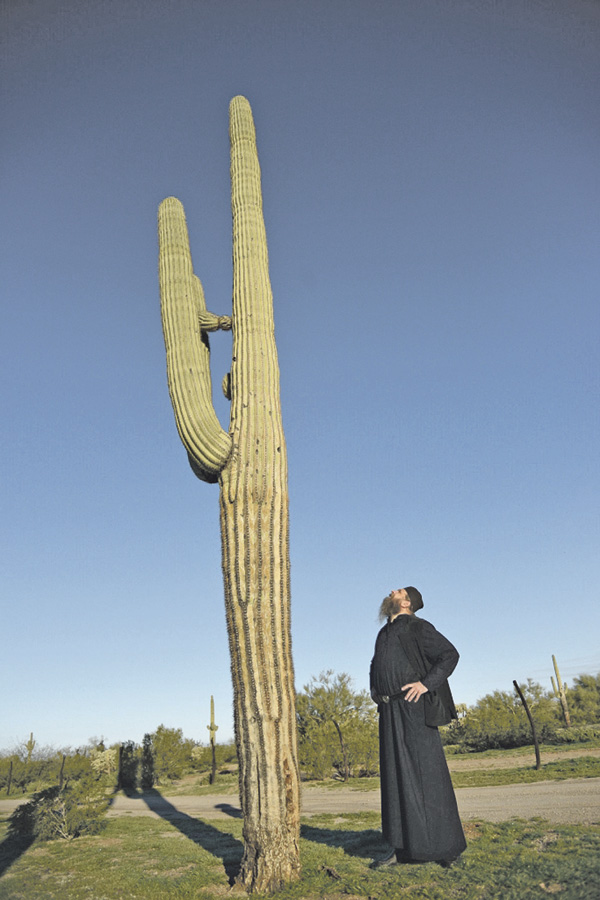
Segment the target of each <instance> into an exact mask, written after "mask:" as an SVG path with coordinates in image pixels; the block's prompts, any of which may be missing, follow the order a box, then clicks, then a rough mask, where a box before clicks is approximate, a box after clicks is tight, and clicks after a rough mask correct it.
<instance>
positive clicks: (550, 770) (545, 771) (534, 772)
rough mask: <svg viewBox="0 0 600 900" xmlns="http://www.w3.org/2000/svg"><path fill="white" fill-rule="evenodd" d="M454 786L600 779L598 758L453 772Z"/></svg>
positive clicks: (579, 758)
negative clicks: (538, 766)
mask: <svg viewBox="0 0 600 900" xmlns="http://www.w3.org/2000/svg"><path fill="white" fill-rule="evenodd" d="M451 774H452V783H453V785H454V787H457V788H461V787H489V786H493V785H502V784H521V783H523V784H524V783H529V782H535V781H563V780H564V779H565V778H599V777H600V758H598V757H596V756H580V757H578V758H576V759H559V760H556V761H555V762H549V763H542V767H541V768H540V769H536V768H535V765H531V766H527V767H523V768H520V767H519V768H515V769H487V770H485V769H474V770H472V771H464V772H452V773H451Z"/></svg>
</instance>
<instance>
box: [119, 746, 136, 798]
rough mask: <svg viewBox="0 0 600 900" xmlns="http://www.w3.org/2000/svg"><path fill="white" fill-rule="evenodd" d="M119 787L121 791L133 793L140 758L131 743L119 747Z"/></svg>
mask: <svg viewBox="0 0 600 900" xmlns="http://www.w3.org/2000/svg"><path fill="white" fill-rule="evenodd" d="M119 765H120V769H119V787H120V788H121V790H123V791H135V789H136V787H137V780H138V769H139V765H140V758H139V754H138V750H137V747H136V745H135V743H134V742H133V741H125V743H124V744H122V745H121V752H120V756H119Z"/></svg>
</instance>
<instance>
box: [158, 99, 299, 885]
mask: <svg viewBox="0 0 600 900" xmlns="http://www.w3.org/2000/svg"><path fill="white" fill-rule="evenodd" d="M229 114H230V128H229V136H230V143H231V207H232V216H233V309H232V315H231V318H228V317H227V316H216V315H214V314H212V313H209V312H207V311H206V305H205V302H204V294H203V290H202V285H201V283H200V280H199V279H198V278H197V277H196V275H194V271H193V267H192V261H191V256H190V249H189V241H188V235H187V228H186V223H185V216H184V211H183V207H182V206H181V204H180V203H179V201H178V200H176V199H175V198H172V197H171V198H168V199H167V200H165V201H163V203H162V204H161V206H160V209H159V245H160V265H159V274H160V290H161V308H162V315H163V331H164V337H165V346H166V351H167V373H168V382H169V391H170V394H171V400H172V403H173V408H174V411H175V419H176V422H177V428H178V430H179V434H180V437H181V439H182V441H183V444H184V446H185V448H186V450H187V452H188V456H189V459H190V463H191V466H192V469H193V471H194V473H195V474H196V475H197V476H198V477H199V478H200V479H202V480H204V481H208V482H216V481H218V482H219V485H220V521H221V539H222V565H223V577H224V584H225V610H226V619H227V630H228V635H229V647H230V652H231V671H232V678H233V695H234V723H235V736H236V745H237V752H238V760H239V765H240V802H241V806H242V812H243V816H244V844H245V850H244V858H243V861H242V867H241V871H240V876H239V881H240V883H242V884H243V885H244V886H245V887H246V889H247V890H249V891H250V890H259V891H265V890H275V889H276V888H278V887H279V886H281V885H282V884H283V883H285V882H287V881H290V880H292V879H294V878H296V877H297V876H298V874H299V847H298V843H299V818H300V809H299V807H300V803H299V777H298V765H297V750H296V716H295V693H294V673H293V665H292V655H291V639H290V572H289V549H288V493H287V458H286V447H285V440H284V435H283V427H282V421H281V407H280V396H279V368H278V362H277V350H276V347H275V336H274V326H273V298H272V293H271V285H270V280H269V271H268V256H267V243H266V235H265V226H264V221H263V214H262V194H261V186H260V168H259V164H258V155H257V152H256V138H255V132H254V123H253V120H252V112H251V110H250V105H249V103H248V101H247V100H246V99H245V98H244V97H234V99H233V100H232V101H231V104H230V108H229ZM219 328H232V330H233V354H232V356H233V358H232V366H231V373H230V375H229V376H228V377H227V378H226V379H225V382H224V387H225V389H226V393H227V395H228V396H229V397H230V399H231V417H230V425H229V432H228V433H227V432H225V431H224V430H223V429H222V428H221V426H220V424H219V421H218V419H217V416H216V414H215V412H214V409H213V407H212V402H211V380H210V369H209V343H208V335H207V332H208V331H215V330H217V329H219Z"/></svg>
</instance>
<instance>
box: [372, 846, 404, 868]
mask: <svg viewBox="0 0 600 900" xmlns="http://www.w3.org/2000/svg"><path fill="white" fill-rule="evenodd" d="M397 865H398V858H397V857H396V851H395V850H394V851H393V852H392V853H391V854H390V855H389V856H386V858H385V859H374V860H373V862H372V863H371V868H372V869H383V868H384V867H385V866H397Z"/></svg>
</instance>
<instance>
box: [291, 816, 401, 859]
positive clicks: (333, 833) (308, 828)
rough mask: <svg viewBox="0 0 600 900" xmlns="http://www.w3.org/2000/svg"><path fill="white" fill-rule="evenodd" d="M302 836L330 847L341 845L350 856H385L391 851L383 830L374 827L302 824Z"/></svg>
mask: <svg viewBox="0 0 600 900" xmlns="http://www.w3.org/2000/svg"><path fill="white" fill-rule="evenodd" d="M300 836H301V837H302V838H303V839H304V840H306V841H313V842H314V843H315V844H327V846H328V847H339V848H340V849H342V850H343V851H344V853H346V854H347V855H348V856H360V857H363V858H365V859H373V858H378V857H383V856H386V855H388V854H389V853H390V852H391V848H390V847H389V846H388V845H387V844H386V842H385V841H384V839H383V836H382V834H381V831H376V830H375V829H373V828H370V829H367V830H365V831H355V830H351V829H348V830H346V829H344V828H343V825H342V824H340V825H337V826H335V825H334V827H333V828H323V827H321V826H316V825H306V824H303V825H301V826H300Z"/></svg>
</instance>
